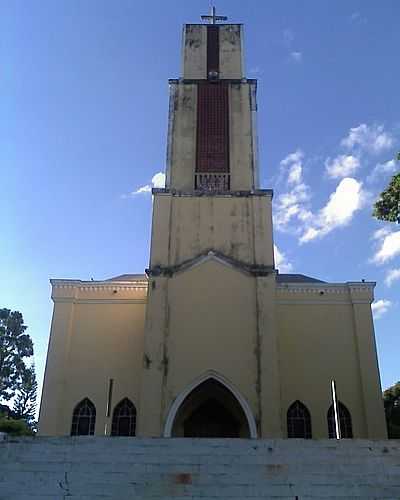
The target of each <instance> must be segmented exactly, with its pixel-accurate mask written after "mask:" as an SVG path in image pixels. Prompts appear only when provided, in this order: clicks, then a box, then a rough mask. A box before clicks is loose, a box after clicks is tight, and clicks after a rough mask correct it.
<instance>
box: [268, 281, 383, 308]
mask: <svg viewBox="0 0 400 500" xmlns="http://www.w3.org/2000/svg"><path fill="white" fill-rule="evenodd" d="M375 285H376V283H375V282H372V281H368V282H367V281H360V282H353V281H349V282H346V283H279V284H277V286H276V294H277V301H278V303H279V304H285V303H303V304H305V303H319V304H320V303H326V304H329V303H334V304H338V303H347V304H356V303H359V304H370V303H371V302H372V301H373V300H374V288H375Z"/></svg>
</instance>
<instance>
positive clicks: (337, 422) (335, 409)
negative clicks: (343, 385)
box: [331, 379, 341, 439]
mask: <svg viewBox="0 0 400 500" xmlns="http://www.w3.org/2000/svg"><path fill="white" fill-rule="evenodd" d="M331 390H332V403H333V414H334V416H335V436H336V439H340V438H341V435H340V434H341V433H340V418H339V411H338V404H337V393H336V382H335V381H334V380H333V379H332V380H331Z"/></svg>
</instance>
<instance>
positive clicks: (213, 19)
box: [201, 7, 228, 24]
mask: <svg viewBox="0 0 400 500" xmlns="http://www.w3.org/2000/svg"><path fill="white" fill-rule="evenodd" d="M227 19H228V18H227V17H226V16H217V14H216V11H215V7H211V14H210V15H209V16H201V20H202V21H207V22H209V23H211V24H217V21H226V20H227Z"/></svg>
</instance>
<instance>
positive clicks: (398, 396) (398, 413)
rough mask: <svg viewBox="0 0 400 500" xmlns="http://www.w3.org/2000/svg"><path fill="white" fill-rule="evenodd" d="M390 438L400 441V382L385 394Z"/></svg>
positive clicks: (384, 399) (384, 401)
mask: <svg viewBox="0 0 400 500" xmlns="http://www.w3.org/2000/svg"><path fill="white" fill-rule="evenodd" d="M383 403H384V406H385V415H386V423H387V428H388V436H389V438H391V439H400V382H397V384H395V385H393V386H392V387H389V389H386V391H385V392H384V393H383Z"/></svg>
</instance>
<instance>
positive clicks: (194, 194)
mask: <svg viewBox="0 0 400 500" xmlns="http://www.w3.org/2000/svg"><path fill="white" fill-rule="evenodd" d="M151 192H152V194H153V195H161V196H162V195H164V196H165V195H169V196H171V195H172V196H178V197H188V196H189V197H191V198H249V197H256V196H266V197H269V198H271V199H272V198H273V194H274V192H273V190H272V189H253V190H251V191H201V190H193V191H178V190H176V189H169V188H153V189H152V190H151Z"/></svg>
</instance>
